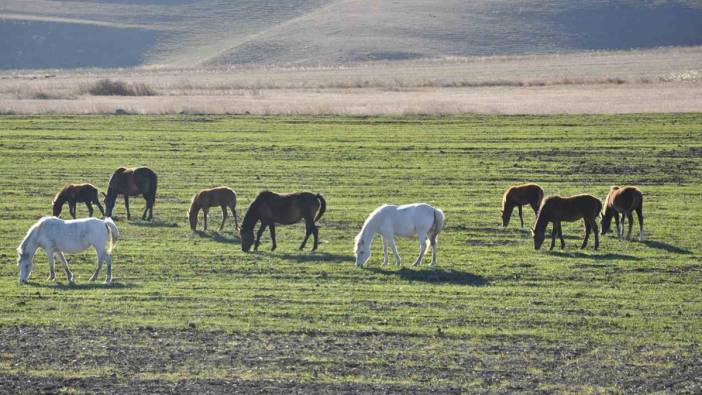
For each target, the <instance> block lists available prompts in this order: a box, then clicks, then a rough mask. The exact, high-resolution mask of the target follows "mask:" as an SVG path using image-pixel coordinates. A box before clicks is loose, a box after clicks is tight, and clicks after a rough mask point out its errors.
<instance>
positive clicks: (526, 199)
mask: <svg viewBox="0 0 702 395" xmlns="http://www.w3.org/2000/svg"><path fill="white" fill-rule="evenodd" d="M543 198H544V190H543V189H541V187H540V186H538V185H536V184H522V185H515V186H512V187H509V188H508V189H507V191H505V194H504V195H502V226H504V227H507V225H509V219H510V218H511V217H512V211H513V210H514V207H515V206H516V207H518V208H519V220H520V221H521V224H522V228H523V227H524V217H523V216H522V206H523V205H525V204H528V205H530V206H531V208H532V209H533V210H534V214H538V212H539V206H540V205H541V200H542V199H543Z"/></svg>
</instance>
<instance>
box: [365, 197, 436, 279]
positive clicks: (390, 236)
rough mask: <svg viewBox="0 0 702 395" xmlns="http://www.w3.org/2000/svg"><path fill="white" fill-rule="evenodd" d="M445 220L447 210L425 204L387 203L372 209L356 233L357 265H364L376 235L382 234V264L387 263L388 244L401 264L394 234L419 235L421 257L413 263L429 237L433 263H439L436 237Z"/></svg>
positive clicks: (420, 259) (424, 247)
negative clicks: (396, 204) (399, 204)
mask: <svg viewBox="0 0 702 395" xmlns="http://www.w3.org/2000/svg"><path fill="white" fill-rule="evenodd" d="M445 222H446V217H444V212H443V211H441V210H439V209H438V208H434V207H432V206H430V205H428V204H426V203H416V204H406V205H403V206H394V205H388V204H384V205H382V206H380V207H378V208H377V209H376V210H375V211H373V212H372V213H371V214H370V215H369V216H368V218H367V219H366V222H364V223H363V228H361V232H360V233H359V234H358V235H357V236H356V248H355V251H354V252H355V254H356V266H358V267H362V266H363V265H364V264H365V263H366V261H367V260H368V258H369V257H370V247H371V242H372V241H373V237H374V236H375V235H376V234H377V233H380V235H381V236H382V238H383V256H384V259H383V265H387V264H388V243H389V244H390V247H391V248H392V252H393V253H394V254H395V264H396V265H398V266H399V265H400V254H398V253H397V245H395V236H396V235H397V236H404V237H412V236H414V235H417V236H419V257H418V258H417V260H416V261H415V262H414V264H415V265H418V264H420V263H421V262H422V258H423V257H424V254H425V252H426V250H427V248H428V246H427V238H428V239H429V243H430V244H431V263H430V264H429V266H430V267H431V266H433V265H434V264H436V237H437V235H438V234H439V232H441V229H443V227H444V223H445Z"/></svg>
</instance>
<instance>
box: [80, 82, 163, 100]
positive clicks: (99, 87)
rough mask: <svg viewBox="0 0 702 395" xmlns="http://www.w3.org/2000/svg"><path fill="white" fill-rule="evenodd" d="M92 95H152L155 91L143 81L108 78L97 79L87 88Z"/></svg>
mask: <svg viewBox="0 0 702 395" xmlns="http://www.w3.org/2000/svg"><path fill="white" fill-rule="evenodd" d="M87 91H88V93H90V94H91V95H94V96H154V95H156V92H155V91H154V90H153V89H151V88H150V87H149V86H148V85H146V84H144V83H131V84H129V83H126V82H124V81H112V80H110V79H108V78H106V79H102V80H99V81H97V82H95V83H94V84H93V85H90V86H89V87H88V89H87Z"/></svg>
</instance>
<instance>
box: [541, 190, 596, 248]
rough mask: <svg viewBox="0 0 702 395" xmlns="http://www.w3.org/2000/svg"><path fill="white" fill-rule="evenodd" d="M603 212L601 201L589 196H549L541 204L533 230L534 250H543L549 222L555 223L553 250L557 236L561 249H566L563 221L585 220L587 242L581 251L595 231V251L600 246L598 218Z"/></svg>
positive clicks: (552, 238) (552, 241) (585, 242)
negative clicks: (542, 246)
mask: <svg viewBox="0 0 702 395" xmlns="http://www.w3.org/2000/svg"><path fill="white" fill-rule="evenodd" d="M600 211H602V202H601V201H600V199H598V198H596V197H594V196H592V195H587V194H582V195H575V196H571V197H561V196H549V197H547V198H545V199H544V200H543V201H542V202H541V207H539V213H538V214H537V215H536V224H535V225H534V226H533V227H532V228H531V235H532V237H533V238H534V249H537V250H538V249H539V248H541V244H543V242H544V238H545V236H544V232H545V231H546V226H548V223H549V222H553V230H552V232H551V248H550V249H551V250H553V246H554V245H555V244H556V235H558V237H560V239H561V249H564V248H565V240H563V229H562V228H561V221H565V222H574V221H577V220H579V219H581V218H582V219H583V221H584V222H585V240H583V244H582V246H580V249H583V248H585V247H586V246H587V240H588V238H589V237H590V232H591V231H592V230H593V229H594V234H595V250H597V248H598V247H599V246H600V238H599V233H598V231H597V221H596V219H597V216H598V215H599V214H600Z"/></svg>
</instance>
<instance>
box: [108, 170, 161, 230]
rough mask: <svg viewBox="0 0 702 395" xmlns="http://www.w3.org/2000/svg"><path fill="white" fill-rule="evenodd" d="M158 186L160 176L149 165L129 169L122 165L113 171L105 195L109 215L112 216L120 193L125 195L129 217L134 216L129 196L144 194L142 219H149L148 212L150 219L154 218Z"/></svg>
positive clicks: (125, 205) (125, 204)
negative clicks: (144, 201)
mask: <svg viewBox="0 0 702 395" xmlns="http://www.w3.org/2000/svg"><path fill="white" fill-rule="evenodd" d="M157 186H158V178H157V177H156V173H154V172H153V171H152V170H151V169H149V168H148V167H136V168H133V169H127V168H125V167H120V168H119V169H117V170H115V172H114V173H112V177H110V182H109V184H108V187H107V194H104V193H103V195H104V196H105V208H106V211H107V217H112V209H114V207H115V202H116V200H117V196H118V195H124V207H125V208H126V209H127V219H128V220H129V219H131V218H132V216H131V214H130V213H129V197H130V196H138V195H143V196H144V199H146V208H145V209H144V214H143V215H142V216H141V219H142V220H147V218H146V213H147V212H148V213H149V217H148V220H149V221H151V220H152V219H153V218H154V203H155V202H156V188H157Z"/></svg>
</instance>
